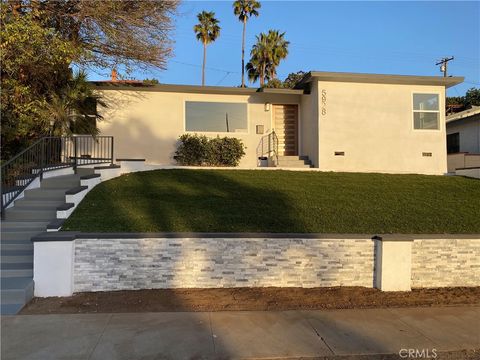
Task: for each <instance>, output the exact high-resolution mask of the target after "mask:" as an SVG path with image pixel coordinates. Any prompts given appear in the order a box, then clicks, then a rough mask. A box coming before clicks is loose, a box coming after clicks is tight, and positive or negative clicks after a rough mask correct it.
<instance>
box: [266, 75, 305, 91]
mask: <svg viewBox="0 0 480 360" xmlns="http://www.w3.org/2000/svg"><path fill="white" fill-rule="evenodd" d="M304 76H305V72H304V71H298V72H296V73H290V74H288V76H287V77H286V78H285V80H284V81H281V80H279V79H270V80H269V81H268V82H267V84H266V85H265V87H267V88H277V89H278V88H284V89H294V88H295V85H297V84H298V82H299V81H300V80H302V79H303V77H304Z"/></svg>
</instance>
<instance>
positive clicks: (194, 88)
mask: <svg viewBox="0 0 480 360" xmlns="http://www.w3.org/2000/svg"><path fill="white" fill-rule="evenodd" d="M90 83H91V84H92V85H94V86H95V88H96V89H98V90H127V91H154V92H155V91H158V92H180V93H198V94H226V95H230V94H231V95H252V94H255V93H265V94H285V95H302V94H303V93H304V90H303V89H273V88H242V87H227V86H200V85H174V84H157V85H148V84H143V83H131V84H128V83H127V84H126V83H122V82H120V81H119V82H118V83H116V82H114V81H91V82H90Z"/></svg>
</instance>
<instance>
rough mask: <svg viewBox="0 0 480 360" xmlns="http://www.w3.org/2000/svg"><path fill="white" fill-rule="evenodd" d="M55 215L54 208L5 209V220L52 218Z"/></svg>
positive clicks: (46, 219)
mask: <svg viewBox="0 0 480 360" xmlns="http://www.w3.org/2000/svg"><path fill="white" fill-rule="evenodd" d="M56 217H57V210H56V208H52V207H48V208H44V207H38V208H15V207H14V208H11V209H8V210H7V211H5V219H6V220H45V221H48V220H52V219H55V218H56Z"/></svg>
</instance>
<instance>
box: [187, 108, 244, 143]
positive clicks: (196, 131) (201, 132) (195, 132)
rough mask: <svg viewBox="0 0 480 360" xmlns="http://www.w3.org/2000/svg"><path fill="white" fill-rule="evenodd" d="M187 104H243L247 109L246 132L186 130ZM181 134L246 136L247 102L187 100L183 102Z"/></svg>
mask: <svg viewBox="0 0 480 360" xmlns="http://www.w3.org/2000/svg"><path fill="white" fill-rule="evenodd" d="M187 102H203V103H216V104H222V103H226V104H244V105H245V106H246V107H247V119H246V121H247V131H246V132H245V131H229V132H226V131H199V130H187ZM183 132H184V133H187V134H205V135H214V134H222V135H229V134H239V135H246V134H249V133H250V107H249V103H248V101H230V100H229V101H224V100H222V101H218V100H201V99H187V100H184V101H183Z"/></svg>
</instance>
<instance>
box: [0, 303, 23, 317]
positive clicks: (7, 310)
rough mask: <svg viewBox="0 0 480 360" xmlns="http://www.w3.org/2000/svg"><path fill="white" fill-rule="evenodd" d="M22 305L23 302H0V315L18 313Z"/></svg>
mask: <svg viewBox="0 0 480 360" xmlns="http://www.w3.org/2000/svg"><path fill="white" fill-rule="evenodd" d="M24 306H25V304H2V306H1V313H2V315H15V314H18V312H19V311H20V310H22V308H23V307H24Z"/></svg>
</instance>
